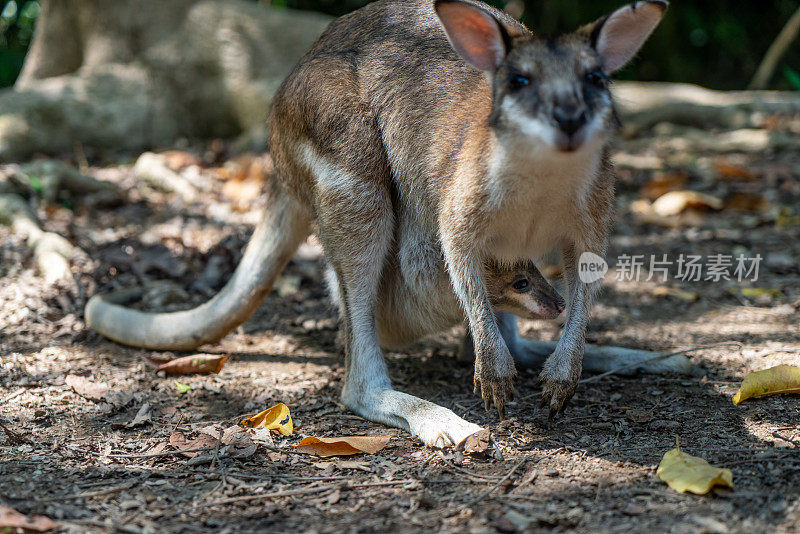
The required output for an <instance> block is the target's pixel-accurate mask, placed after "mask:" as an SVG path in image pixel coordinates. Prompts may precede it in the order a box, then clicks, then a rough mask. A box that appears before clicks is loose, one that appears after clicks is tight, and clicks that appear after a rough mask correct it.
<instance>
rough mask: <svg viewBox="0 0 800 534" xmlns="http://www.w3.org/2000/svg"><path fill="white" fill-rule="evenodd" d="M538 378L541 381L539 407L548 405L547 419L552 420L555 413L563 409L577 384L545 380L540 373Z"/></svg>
mask: <svg viewBox="0 0 800 534" xmlns="http://www.w3.org/2000/svg"><path fill="white" fill-rule="evenodd" d="M539 379H540V380H541V381H542V400H541V402H539V408H547V407H549V409H550V410H549V412H548V413H547V419H549V420H551V421H552V420H553V419H554V418H555V416H556V415H558V414H560V413H561V412H563V411H564V407H566V405H567V402H568V401H569V400H570V399H571V398H572V395H574V394H575V386H576V385H577V384H573V383H571V382H566V381H563V380H555V381H545V380H544V379H543V378H542V377H541V375H540V376H539Z"/></svg>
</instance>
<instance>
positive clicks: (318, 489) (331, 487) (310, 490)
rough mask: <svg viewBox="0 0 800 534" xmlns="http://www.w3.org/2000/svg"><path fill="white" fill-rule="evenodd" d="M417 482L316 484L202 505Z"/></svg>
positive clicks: (230, 498)
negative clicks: (314, 486) (315, 485)
mask: <svg viewBox="0 0 800 534" xmlns="http://www.w3.org/2000/svg"><path fill="white" fill-rule="evenodd" d="M416 482H418V481H417V480H415V479H406V480H392V481H386V482H367V483H364V484H328V485H327V486H318V487H316V488H297V489H291V490H281V491H273V492H271V493H259V494H257V495H240V496H239V497H228V498H226V499H218V500H216V501H210V502H206V503H203V506H214V505H218V504H230V503H234V502H245V501H255V500H260V499H275V498H278V497H291V496H294V495H306V494H309V493H321V492H325V491H329V490H336V489H338V490H348V489H359V488H375V487H381V486H397V485H400V484H413V483H416Z"/></svg>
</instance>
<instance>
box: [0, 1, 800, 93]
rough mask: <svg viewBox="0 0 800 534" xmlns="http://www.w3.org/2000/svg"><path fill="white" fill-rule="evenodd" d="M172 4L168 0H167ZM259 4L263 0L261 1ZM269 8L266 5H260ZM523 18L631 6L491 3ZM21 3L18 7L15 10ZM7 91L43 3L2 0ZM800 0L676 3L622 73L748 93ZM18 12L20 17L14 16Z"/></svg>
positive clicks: (784, 75)
mask: <svg viewBox="0 0 800 534" xmlns="http://www.w3.org/2000/svg"><path fill="white" fill-rule="evenodd" d="M167 1H168V0H167ZM254 1H256V0H254ZM260 1H262V2H264V3H268V2H267V1H266V0H260ZM368 1H369V0H271V1H270V2H269V3H272V5H276V6H285V7H288V8H293V9H303V10H311V11H319V12H323V13H327V14H330V15H342V14H344V13H347V12H349V11H352V10H354V9H357V8H359V7H361V6H363V5H365V4H366V3H368ZM490 2H491V3H492V4H494V5H496V6H497V7H500V8H506V9H509V10H510V11H511V12H515V11H516V12H517V13H519V12H521V13H522V20H523V22H525V24H527V25H528V27H529V28H531V29H532V30H533V31H536V32H540V33H542V34H549V35H552V34H556V33H559V32H563V31H568V30H570V29H573V28H575V27H577V26H579V25H580V24H583V23H585V22H588V21H591V20H593V19H595V18H597V17H599V16H601V15H603V14H604V13H607V12H609V11H611V10H613V9H615V8H616V7H618V6H620V5H622V4H623V3H624V0H490ZM11 4H13V6H14V8H13V9H12V8H10V7H9V5H11ZM0 6H2V7H3V8H2V9H0V13H2V14H3V15H2V16H0V87H2V86H6V85H10V84H12V83H13V80H14V79H15V78H16V75H17V73H18V72H19V69H20V68H21V66H22V60H23V58H24V54H25V51H26V50H27V47H28V45H29V43H30V39H31V35H32V32H33V23H34V20H35V18H36V15H37V14H38V13H39V2H38V0H0ZM798 6H800V1H798V0H765V1H763V2H741V1H739V2H736V1H731V0H694V1H689V0H672V4H671V6H670V10H669V11H668V13H667V16H666V18H665V19H664V21H663V22H662V24H661V26H660V27H659V28H658V30H657V31H656V32H655V34H654V35H653V36H652V37H651V38H650V40H649V41H648V43H647V45H645V48H644V49H643V50H642V52H641V54H640V57H641V59H640V60H638V61H636V62H634V63H633V65H632V66H630V67H628V68H627V69H625V71H624V72H622V73H620V75H619V77H620V78H623V79H626V78H627V79H638V80H646V81H653V80H660V81H675V82H690V83H698V84H700V85H704V86H707V87H712V88H717V89H743V88H745V86H746V85H747V83H748V82H749V81H750V78H751V77H752V75H753V73H754V72H755V70H756V68H757V67H758V63H759V61H760V60H761V58H762V57H763V55H764V53H765V52H766V50H767V48H769V45H770V44H771V43H772V41H773V39H774V38H775V36H777V34H778V32H779V31H780V30H781V28H782V27H783V25H784V24H785V23H786V21H787V20H788V19H789V17H791V15H792V13H794V11H795V10H796V9H797V8H798ZM12 12H13V16H11V14H12ZM798 71H800V43H796V44H795V45H794V46H793V47H792V49H790V50H789V53H788V54H787V56H786V57H785V58H784V60H783V63H782V64H781V66H780V68H779V69H778V72H777V73H776V75H775V77H774V79H773V81H772V88H775V89H793V88H795V89H796V88H797V87H795V86H796V84H797V82H798V76H800V75H798Z"/></svg>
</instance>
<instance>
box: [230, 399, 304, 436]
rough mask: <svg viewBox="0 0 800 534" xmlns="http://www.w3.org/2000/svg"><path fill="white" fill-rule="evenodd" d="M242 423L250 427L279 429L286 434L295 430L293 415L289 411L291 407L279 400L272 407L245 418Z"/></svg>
mask: <svg viewBox="0 0 800 534" xmlns="http://www.w3.org/2000/svg"><path fill="white" fill-rule="evenodd" d="M241 424H243V425H244V426H249V427H250V428H268V429H270V430H277V431H278V432H280V433H281V434H283V435H284V436H288V435H289V434H291V433H292V432H294V424H293V423H292V415H291V413H289V408H288V407H287V406H286V405H285V404H284V403H282V402H279V403H278V404H276V405H275V406H273V407H272V408H268V409H266V410H264V411H263V412H261V413H259V414H257V415H254V416H253V417H248V418H247V419H243V420H242V422H241Z"/></svg>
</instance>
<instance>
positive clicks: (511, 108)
mask: <svg viewBox="0 0 800 534" xmlns="http://www.w3.org/2000/svg"><path fill="white" fill-rule="evenodd" d="M666 7H667V2H666V1H663V0H649V1H640V2H636V3H633V4H629V5H627V6H624V7H622V8H620V9H618V10H616V11H614V12H612V13H610V14H609V15H607V16H605V17H602V18H601V19H599V20H598V21H596V22H594V23H592V24H589V25H587V26H585V27H582V28H580V29H579V30H577V31H576V32H574V33H570V34H567V35H562V36H559V37H554V38H542V37H538V36H536V35H534V34H532V33H531V32H530V31H528V30H527V29H526V28H525V27H524V26H523V25H522V24H520V23H519V22H517V21H515V20H513V19H512V18H510V17H509V16H507V15H506V14H504V13H502V12H500V11H498V10H496V9H494V8H491V7H489V6H487V5H485V4H483V3H481V2H477V1H472V0H436V1H434V0H379V1H377V2H373V3H370V4H368V5H367V6H365V7H363V8H361V9H359V10H357V11H354V12H352V13H350V14H348V15H345V16H343V17H341V18H339V19H337V20H335V21H334V22H332V23H331V24H330V26H329V27H328V29H327V30H326V31H325V32H324V33H323V35H322V36H321V37H320V38H319V40H318V41H317V43H316V44H315V45H314V46H313V47H312V49H311V50H310V51H309V53H308V54H307V55H306V56H305V57H304V58H303V59H301V60H300V62H299V63H298V64H297V66H296V67H295V68H294V70H293V71H292V72H291V73H290V75H289V76H288V77H287V79H286V80H285V81H284V83H283V84H282V86H281V87H280V89H279V90H278V92H277V93H276V95H275V98H274V101H273V106H272V110H271V114H270V119H269V126H270V128H269V131H270V135H269V142H270V150H271V154H272V156H273V159H274V161H275V169H276V175H275V179H274V180H273V181H271V182H270V183H269V185H268V190H267V191H266V192H265V194H266V196H267V206H266V210H265V214H264V218H263V220H262V221H261V223H260V224H259V226H258V228H257V229H256V231H255V232H254V234H253V237H252V239H251V241H250V244H249V245H248V247H247V250H246V252H245V254H244V257H243V259H242V261H241V263H240V265H239V266H238V267H237V269H236V272H235V273H234V275H233V277H232V279H231V280H230V281H229V282H228V284H227V285H226V286H225V288H223V290H222V291H221V292H220V294H219V295H217V296H216V297H215V298H213V299H212V300H210V301H209V302H208V303H206V304H204V305H202V306H200V307H198V308H195V309H193V310H189V311H185V312H177V313H171V314H142V313H139V312H135V311H132V310H127V309H125V308H122V307H120V306H116V305H113V304H110V303H109V302H106V301H104V300H103V299H100V298H96V297H95V298H93V299H92V300H91V301H90V302H89V304H88V306H87V310H86V317H87V322H88V324H89V325H90V326H91V327H92V328H94V329H95V330H97V331H99V332H101V333H103V334H104V335H106V336H108V337H110V338H112V339H115V340H118V341H121V342H123V343H127V344H130V345H135V346H141V347H148V348H158V349H190V348H194V347H196V346H198V345H201V344H203V343H206V342H210V341H215V340H217V339H219V338H220V337H222V336H223V335H224V334H225V333H227V332H228V331H229V330H230V329H231V328H233V327H234V326H236V325H238V324H239V323H241V322H242V321H244V320H245V319H246V318H247V317H248V316H249V315H250V314H251V313H252V312H253V310H254V309H255V308H256V307H257V306H258V304H259V302H260V301H261V300H262V298H263V296H264V295H265V294H266V293H267V292H268V291H269V290H270V288H271V286H272V283H273V282H274V280H275V278H276V277H277V276H278V275H279V273H280V271H281V270H282V269H283V268H284V266H285V265H286V263H287V262H288V261H289V258H290V257H291V254H292V253H293V251H294V250H295V249H296V247H297V246H298V245H299V244H300V243H301V242H302V241H303V240H304V239H305V237H306V236H307V235H308V234H309V232H310V231H311V228H312V225H313V224H314V223H316V226H317V233H318V236H319V238H320V241H321V242H322V245H323V248H324V251H325V256H326V259H327V261H328V262H329V264H330V266H331V269H332V271H333V275H332V277H331V278H332V279H333V281H334V284H335V285H336V286H338V295H339V296H340V300H341V304H342V311H343V313H342V327H343V330H344V333H345V358H346V366H345V375H346V376H345V383H344V388H343V391H342V402H343V403H344V404H345V405H346V406H348V407H349V408H350V409H352V410H353V411H355V412H356V413H358V414H360V415H361V416H363V417H365V418H367V419H370V420H373V421H378V422H383V423H386V424H389V425H393V426H397V427H400V428H404V429H406V430H408V431H410V432H411V433H413V434H415V435H417V436H419V437H420V438H421V439H422V441H423V442H424V443H426V444H428V445H437V446H444V445H448V444H455V443H458V442H460V441H462V440H463V439H464V438H465V437H466V436H468V435H469V434H471V433H473V432H475V431H477V430H479V429H480V427H478V426H477V425H475V424H472V423H470V422H468V421H465V420H464V419H462V418H460V417H458V416H457V415H456V414H454V413H453V412H452V411H450V410H447V409H446V408H444V407H441V406H438V405H436V404H433V403H431V402H428V401H424V400H422V399H418V398H416V397H413V396H411V395H408V394H405V393H401V392H399V391H396V390H394V389H393V388H392V386H391V383H390V381H389V378H388V375H387V372H386V366H385V362H384V360H383V355H382V352H381V348H380V335H379V332H378V325H377V321H376V316H377V313H378V312H377V310H378V308H379V302H380V299H381V298H382V295H381V283H382V280H383V279H384V273H385V272H386V270H387V269H398V270H399V271H400V274H399V276H401V277H402V278H403V279H404V280H405V281H406V282H407V283H408V285H409V287H414V288H415V292H416V293H418V294H425V292H426V291H427V290H428V289H429V288H431V287H435V286H436V284H434V283H433V282H432V280H434V279H435V276H436V275H435V272H436V265H437V261H438V258H443V259H444V264H445V266H446V269H447V273H448V275H449V280H450V283H451V284H452V291H453V292H454V293H455V295H456V297H457V301H458V303H459V304H460V307H461V309H462V310H463V313H464V315H465V316H466V318H467V322H468V327H469V333H470V334H471V339H472V342H471V343H472V345H473V347H472V348H473V349H474V354H475V377H474V383H475V391H476V393H479V394H481V395H482V397H483V398H484V400H485V401H492V402H494V404H495V405H497V406H498V408H499V409H501V410H502V407H503V404H504V402H505V400H506V399H507V397H508V396H509V394H510V393H511V390H512V379H513V378H514V375H515V368H514V359H517V360H518V361H522V362H527V363H531V362H540V361H542V360H543V359H544V358H543V357H542V356H543V350H547V349H548V348H552V354H550V356H549V357H547V358H546V361H544V366H543V370H542V372H541V374H540V378H541V380H542V383H543V403H544V404H545V405H546V406H548V407H549V409H550V413H551V415H552V414H554V413H556V412H558V411H560V410H561V409H562V408H563V406H564V403H565V402H566V401H567V400H568V399H569V398H570V397H571V396H572V394H573V392H574V390H575V387H576V384H577V382H578V379H579V377H580V373H581V368H582V359H583V355H584V345H585V330H586V325H587V322H588V317H589V309H590V305H591V301H592V299H593V294H594V293H595V291H596V289H597V286H598V283H591V284H585V283H582V282H581V280H580V278H579V273H578V259H579V257H580V255H581V254H582V253H583V252H592V253H595V254H598V255H601V256H602V255H603V252H604V250H605V243H606V236H607V232H608V227H609V225H610V223H611V219H612V213H613V206H614V202H613V199H614V176H613V170H612V167H611V163H610V159H609V148H608V147H609V143H610V142H611V140H612V138H613V135H614V133H615V131H616V130H617V127H618V124H617V119H616V114H615V111H614V105H613V101H612V97H611V93H610V92H609V80H608V75H610V74H611V73H613V72H614V71H616V70H617V69H619V68H620V67H622V66H623V65H624V64H625V63H626V62H627V61H628V60H629V59H630V58H631V57H632V56H633V55H634V54H635V53H636V52H637V51H638V49H639V48H640V46H641V45H642V44H643V43H644V41H645V40H646V38H647V37H648V35H649V34H650V33H651V31H652V30H653V29H654V28H655V27H656V25H657V24H658V22H659V21H660V19H661V17H662V15H663V13H664V11H665V9H666ZM555 247H560V248H561V250H562V256H563V262H564V269H565V280H566V284H567V290H568V297H569V306H568V311H567V315H566V321H565V325H564V329H563V333H562V336H561V339H560V340H559V341H558V343H557V344H556V345H555V346H554V347H553V346H552V345H548V344H545V343H539V342H535V341H532V340H527V339H523V338H520V337H518V335H517V329H516V323H515V319H514V318H513V316H511V315H509V314H507V313H502V312H497V313H496V310H494V309H493V307H492V302H491V299H490V295H489V290H488V288H487V283H486V273H485V269H484V266H485V265H486V262H487V261H495V262H499V263H500V264H513V263H514V262H516V261H518V260H520V259H523V260H524V259H531V258H536V257H539V256H541V255H543V254H545V253H546V252H548V251H549V250H551V249H553V248H555ZM468 342H469V341H468ZM592 352H593V351H592V350H590V351H589V352H588V355H589V356H592V355H593V354H592ZM596 355H599V356H601V358H599V359H597V360H587V365H586V367H587V368H590V367H591V368H593V369H610V368H615V367H617V366H619V365H623V364H628V363H631V362H632V361H633V362H635V361H639V359H641V353H640V352H639V351H625V350H623V349H616V348H613V349H598V350H597V351H596ZM606 355H607V356H609V357H608V358H607V359H605V360H603V359H602V356H606ZM512 356H513V359H512ZM637 358H638V359H637ZM590 363H591V366H590V365H589V364H590ZM687 363H688V362H687V361H686V360H685V359H683V360H672V361H671V362H670V363H667V361H662V362H659V363H658V364H651V363H643V364H642V367H643V369H645V370H648V371H660V370H670V369H673V370H685V369H686V365H687Z"/></svg>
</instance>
